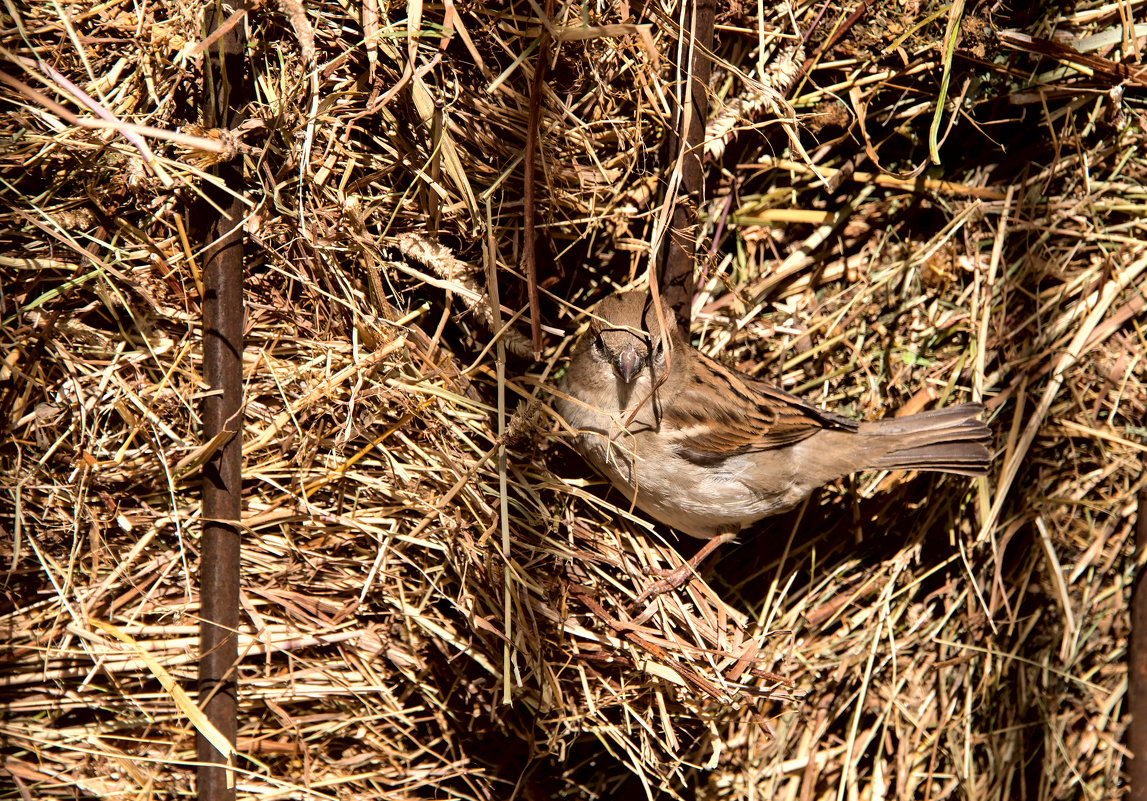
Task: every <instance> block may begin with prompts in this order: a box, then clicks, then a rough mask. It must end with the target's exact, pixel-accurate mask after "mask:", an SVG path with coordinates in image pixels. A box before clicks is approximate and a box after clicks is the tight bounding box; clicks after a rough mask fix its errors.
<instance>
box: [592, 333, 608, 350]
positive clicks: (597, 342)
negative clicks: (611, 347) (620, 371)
mask: <svg viewBox="0 0 1147 801" xmlns="http://www.w3.org/2000/svg"><path fill="white" fill-rule="evenodd" d="M591 344H592V347H593V349H594V350H595V351H596V352H598V353H604V352H605V340H604V339H602V338H601V334H595V335H594V337H593V342H592V343H591Z"/></svg>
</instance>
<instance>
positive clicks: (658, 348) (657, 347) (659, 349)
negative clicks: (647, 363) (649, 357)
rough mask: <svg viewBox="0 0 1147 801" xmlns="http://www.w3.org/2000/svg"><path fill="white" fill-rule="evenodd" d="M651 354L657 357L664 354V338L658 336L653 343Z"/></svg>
mask: <svg viewBox="0 0 1147 801" xmlns="http://www.w3.org/2000/svg"><path fill="white" fill-rule="evenodd" d="M653 355H654V356H655V357H657V358H658V359H660V358H661V357H662V356H664V355H665V340H664V339H662V338H661V337H658V338H657V341H656V342H654V343H653Z"/></svg>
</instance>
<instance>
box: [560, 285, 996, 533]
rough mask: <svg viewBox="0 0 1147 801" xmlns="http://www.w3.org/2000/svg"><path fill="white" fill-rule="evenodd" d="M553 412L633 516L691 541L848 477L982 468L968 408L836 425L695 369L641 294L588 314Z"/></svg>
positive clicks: (693, 359) (717, 372) (790, 402)
mask: <svg viewBox="0 0 1147 801" xmlns="http://www.w3.org/2000/svg"><path fill="white" fill-rule="evenodd" d="M662 323H664V326H665V327H664V329H663V328H662ZM663 330H664V331H666V332H667V334H666V335H665V336H663V335H662V333H661V332H662V331H663ZM555 407H556V409H557V411H558V412H559V413H560V414H561V415H562V416H563V417H564V418H565V419H566V421H567V422H568V423H569V425H570V426H571V428H573V429H574V431H575V432H577V436H576V438H575V440H574V444H575V446H576V447H577V449H578V451H580V452H581V453H582V454H583V455H584V456H585V457H586V459H587V460H588V461H589V462H590V464H592V465H593V467H594V468H595V469H596V470H597V471H598V472H600V473H601V474H602V475H604V476H605V477H606V478H608V479H609V480H610V481H611V482H612V483H613V484H614V486H616V487H617V488H618V489H619V490H621V491H622V492H623V493H624V494H625V495H626V497H627V498H629V499H631V500H632V501H634V503H635V504H636V506H637V507H638V508H639V509H641V510H643V511H644V512H646V513H647V514H648V515H650V516H651V517H653V518H655V519H656V520H658V521H660V522H662V523H664V524H666V525H668V526H672V527H673V528H676V529H678V530H679V531H682V532H684V533H686V534H690V535H692V536H694V537H702V538H712V537H717V536H721V535H728V534H731V533H735V532H736V531H738V530H740V529H741V528H742V527H744V526H746V525H749V524H750V523H753V522H755V521H756V520H759V519H760V518H762V517H765V516H767V515H772V514H777V513H779V512H783V511H785V510H786V509H790V508H792V507H793V506H795V505H796V504H797V503H799V502H800V501H801V500H803V499H804V498H805V497H807V496H808V494H809V493H810V492H811V491H812V490H813V489H815V488H816V487H819V486H821V485H822V484H825V483H827V482H829V481H832V480H834V479H837V478H841V477H842V476H846V475H848V474H850V473H854V472H857V471H860V470H869V469H910V470H938V471H944V472H950V473H960V474H963V475H981V474H983V473H984V472H985V471H986V470H987V468H988V464H989V462H990V460H991V454H990V453H989V451H988V447H987V443H988V441H989V439H990V432H989V430H988V428H987V426H985V425H984V424H983V423H981V422H980V421H979V419H977V418H978V415H979V414H980V413H981V412H982V411H983V407H982V406H980V405H978V404H965V405H962V406H952V407H949V408H946V409H939V410H936V411H931V412H923V413H921V414H914V415H909V416H907V417H902V418H894V419H890V420H876V421H870V422H858V421H855V420H850V419H848V418H846V417H841V416H840V415H838V414H834V413H833V412H829V411H826V410H824V409H818V408H817V407H815V406H813V405H812V404H810V403H808V402H806V401H804V400H801V399H800V398H798V397H796V396H794V395H790V394H789V393H787V392H784V391H783V390H780V389H777V388H775V387H772V386H769V385H768V384H765V383H763V382H761V381H757V380H755V379H752V378H750V377H749V376H746V375H744V374H742V373H739V372H737V371H735V370H731V369H729V368H727V367H724V366H722V365H721V364H718V363H717V362H715V361H713V360H712V359H710V358H709V357H707V356H705V355H704V354H702V353H701V352H700V351H698V350H696V349H695V348H693V347H692V346H691V345H689V344H688V343H687V342H686V341H684V340H683V339H682V338H681V337H680V335H679V334H678V333H677V328H676V321H675V319H674V316H673V312H672V311H671V310H670V309H669V308H668V307H667V306H663V307H662V308H661V319H660V321H659V319H658V314H657V309H656V308H655V307H654V306H653V304H652V302H651V301H650V298H649V295H648V294H647V293H645V292H628V293H624V294H621V295H615V296H612V297H609V298H606V299H605V300H603V301H602V302H601V303H600V304H598V306H597V308H596V309H595V319H594V320H593V322H592V323H591V325H590V327H589V331H588V332H587V333H586V334H585V335H583V336H582V338H581V339H580V340H579V342H578V343H577V345H576V346H575V347H574V351H573V359H572V362H571V363H570V368H569V371H568V372H567V374H566V376H565V378H564V379H563V381H562V384H561V387H560V393H559V395H558V396H557V399H556V402H555Z"/></svg>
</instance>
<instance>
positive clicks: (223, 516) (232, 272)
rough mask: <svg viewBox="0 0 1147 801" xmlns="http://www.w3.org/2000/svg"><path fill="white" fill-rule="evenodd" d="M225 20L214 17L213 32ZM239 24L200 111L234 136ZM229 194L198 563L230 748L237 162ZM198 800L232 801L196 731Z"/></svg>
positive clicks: (210, 368)
mask: <svg viewBox="0 0 1147 801" xmlns="http://www.w3.org/2000/svg"><path fill="white" fill-rule="evenodd" d="M220 22H221V19H219V18H216V20H215V22H214V25H213V26H212V27H217V26H218V25H219V24H220ZM243 31H244V26H243V25H236V26H234V27H233V28H231V30H229V31H227V32H226V33H225V34H223V36H222V37H220V39H219V41H218V43H217V45H215V46H213V47H212V48H211V50H210V53H209V54H208V58H207V59H206V60H205V65H206V66H205V70H206V74H205V76H204V78H205V79H204V106H205V110H206V114H205V117H206V119H207V120H208V124H209V125H211V127H225V128H230V129H234V128H235V127H237V126H238V123H239V122H240V121H241V119H242V118H241V112H242V108H243V106H244V104H245V98H246V94H247V93H246V91H245V85H244V64H243V61H244V45H245V41H244V32H243ZM218 175H219V177H220V178H221V179H222V180H223V183H224V184H225V185H226V186H227V188H228V190H230V191H227V192H225V191H222V190H217V191H215V192H214V196H213V200H214V201H215V202H216V204H217V205H218V206H219V207H220V208H222V209H223V210H224V211H223V213H222V214H220V215H219V216H218V218H217V219H216V220H215V222H214V224H213V225H212V226H211V230H210V233H209V236H210V241H211V243H212V244H211V246H210V247H209V249H208V251H207V255H206V261H205V264H204V270H203V378H204V380H205V381H206V382H207V384H208V386H209V387H210V391H209V392H208V393H207V394H206V397H205V398H204V399H203V425H204V432H203V435H204V440H205V441H210V440H211V439H212V438H214V437H216V436H218V435H219V434H221V433H224V432H229V433H230V434H231V436H230V438H229V439H227V440H226V441H225V442H224V443H223V444H222V445H221V446H220V447H219V448H218V450H216V452H215V453H214V455H213V456H212V457H211V459H210V460H209V461H208V462H207V463H206V464H205V466H204V468H203V485H202V492H203V507H202V511H203V514H202V519H203V540H202V550H201V553H200V563H199V604H200V616H201V618H200V627H199V705H200V708H201V709H202V710H203V712H204V713H205V714H206V716H207V719H208V720H209V721H210V722H211V723H212V724H213V725H214V726H215V728H216V729H218V730H219V731H220V732H221V733H222V734H223V735H224V736H225V737H226V738H227V739H228V741H230V742H231V744H232V745H234V743H235V735H236V730H237V725H236V708H237V696H238V693H237V682H236V677H235V668H236V661H237V659H238V636H237V632H238V628H239V541H240V537H239V525H238V521H239V519H240V516H241V514H242V489H243V471H242V455H243V453H242V445H243V441H242V424H243V229H242V220H243V214H244V205H243V202H242V200H241V198H240V195H241V194H242V191H243V189H244V181H243V170H242V159H241V158H238V159H235V160H234V161H231V162H225V163H222V164H220V165H219V167H218ZM198 758H199V763H200V765H199V771H198V782H197V788H196V790H197V795H198V798H199V801H233V799H234V798H235V780H234V773H233V772H232V771H230V770H229V769H228V768H229V767H233V765H231V764H230V758H229V755H227V754H222V753H220V752H219V751H218V750H216V748H215V747H214V746H213V745H212V744H211V743H210V742H208V741H207V739H206V738H205V737H204V736H203V735H202V734H200V735H199V738H198Z"/></svg>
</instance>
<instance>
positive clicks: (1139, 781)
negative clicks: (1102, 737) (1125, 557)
mask: <svg viewBox="0 0 1147 801" xmlns="http://www.w3.org/2000/svg"><path fill="white" fill-rule="evenodd" d="M1144 470H1145V471H1147V459H1145V460H1144ZM1145 550H1147V485H1144V486H1142V487H1140V488H1139V503H1138V508H1137V510H1136V519H1135V555H1136V557H1137V559H1136V562H1137V564H1136V567H1135V583H1134V584H1132V587H1131V647H1130V649H1129V653H1128V657H1127V661H1128V665H1127V685H1128V686H1127V691H1128V692H1127V694H1128V696H1129V698H1128V707H1129V711H1130V712H1131V723H1130V725H1129V726H1128V727H1127V745H1128V747H1129V748H1130V749H1131V760H1130V762H1129V763H1128V768H1127V774H1128V779H1129V782H1128V783H1129V785H1130V790H1131V792H1130V793H1129V795H1128V798H1130V799H1131V801H1147V577H1145V576H1144V551H1145Z"/></svg>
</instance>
